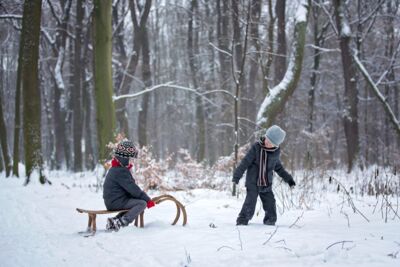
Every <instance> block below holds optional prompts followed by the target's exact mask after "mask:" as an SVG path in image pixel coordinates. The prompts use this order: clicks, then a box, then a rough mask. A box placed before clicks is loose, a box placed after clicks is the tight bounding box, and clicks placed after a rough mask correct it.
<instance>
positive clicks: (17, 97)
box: [13, 33, 24, 177]
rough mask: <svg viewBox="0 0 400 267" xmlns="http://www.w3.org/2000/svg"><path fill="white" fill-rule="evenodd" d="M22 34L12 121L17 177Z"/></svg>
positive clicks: (14, 162)
mask: <svg viewBox="0 0 400 267" xmlns="http://www.w3.org/2000/svg"><path fill="white" fill-rule="evenodd" d="M23 38H24V35H23V34H22V33H21V36H20V45H19V54H18V67H17V86H16V89H15V122H14V146H13V175H15V176H17V177H19V169H18V164H19V162H20V160H21V159H20V156H19V155H20V154H19V148H20V146H19V143H20V141H21V127H22V126H21V108H22V107H21V90H22V88H21V74H22V73H21V72H22V58H23V49H22V48H23V46H22V44H23V43H24V40H23Z"/></svg>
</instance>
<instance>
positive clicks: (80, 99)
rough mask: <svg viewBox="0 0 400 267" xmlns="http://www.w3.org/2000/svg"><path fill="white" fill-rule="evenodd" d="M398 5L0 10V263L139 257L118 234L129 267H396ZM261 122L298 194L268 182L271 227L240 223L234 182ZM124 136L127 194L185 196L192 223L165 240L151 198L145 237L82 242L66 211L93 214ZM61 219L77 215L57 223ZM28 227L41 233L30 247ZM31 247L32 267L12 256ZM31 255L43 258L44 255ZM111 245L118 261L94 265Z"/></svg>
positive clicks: (77, 3)
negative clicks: (128, 147)
mask: <svg viewBox="0 0 400 267" xmlns="http://www.w3.org/2000/svg"><path fill="white" fill-rule="evenodd" d="M399 9H400V1H399V0H353V1H345V0H168V1H166V0H0V137H1V142H0V148H1V152H0V180H1V182H0V188H1V189H0V192H1V193H0V203H2V204H0V207H2V208H4V211H0V217H1V218H5V217H9V216H11V218H10V219H7V220H6V223H5V224H3V225H2V226H0V233H7V234H5V235H4V238H1V239H2V241H0V247H5V246H6V243H7V242H8V243H11V244H12V246H11V249H9V250H7V249H6V250H5V251H2V252H0V265H3V264H2V263H4V264H5V265H4V266H27V265H29V266H54V265H56V264H60V263H61V265H66V266H76V265H77V264H81V263H82V262H83V263H85V264H84V265H85V266H91V265H93V266H94V265H98V264H100V265H114V262H113V261H112V260H117V259H119V256H118V255H120V254H121V255H123V256H124V257H123V259H122V262H120V264H121V265H122V266H131V265H130V264H131V263H132V262H129V261H126V258H125V256H126V257H128V256H129V255H131V253H132V251H130V250H129V249H128V248H123V249H122V250H119V251H118V253H117V249H116V248H115V247H114V246H113V245H112V244H113V242H114V241H113V238H116V239H117V240H119V241H118V242H120V241H122V240H124V239H126V237H127V236H128V237H132V238H133V239H135V240H134V241H133V243H134V246H141V245H142V243H144V245H143V247H142V248H140V250H139V254H138V255H144V256H141V257H139V258H138V259H137V262H136V263H137V264H138V265H139V266H205V265H207V264H208V265H210V266H227V265H229V266H250V265H251V266H260V265H263V264H265V263H266V261H265V260H264V256H263V255H262V253H261V252H258V253H259V254H257V253H256V254H251V255H250V256H249V255H247V254H246V251H253V250H257V249H258V248H259V246H260V244H261V247H260V248H265V247H266V246H269V247H270V249H274V251H275V252H276V254H275V255H274V256H272V261H270V262H268V263H273V264H274V266H311V265H313V266H318V265H321V264H324V263H327V262H328V263H330V265H329V266H346V264H349V265H352V266H398V263H399V261H398V259H399V258H400V254H399V252H400V234H399V231H398V229H399V228H398V227H399V226H400V224H399V222H400V216H399V214H400V212H399V205H400V204H399V197H400V176H399V174H398V172H399V169H400V106H399V105H400V103H399V102H400V31H399V29H400V10H399ZM272 125H279V126H280V127H281V128H282V129H284V131H285V132H286V137H285V140H284V142H283V143H282V144H281V145H280V146H279V147H280V148H281V151H282V152H281V154H280V161H281V162H282V164H283V166H284V167H285V169H286V170H287V171H288V173H291V175H292V176H293V178H294V180H293V181H295V182H296V187H294V186H293V188H292V185H291V186H290V189H289V187H288V186H287V185H286V183H285V182H287V181H286V180H285V179H283V180H282V179H279V180H276V181H275V182H274V192H275V194H276V195H275V198H276V205H277V211H278V214H279V216H278V217H279V218H280V219H281V221H280V222H279V220H278V226H277V227H276V228H270V230H271V229H272V230H271V231H270V232H267V233H266V232H265V231H269V230H264V228H263V227H265V225H259V224H256V223H255V226H254V227H253V228H242V227H238V226H234V225H235V219H236V216H237V213H238V212H239V211H240V207H241V205H242V203H243V201H244V198H245V197H246V192H247V193H248V189H247V191H246V188H245V186H244V182H243V181H242V180H244V179H242V180H241V181H240V183H239V184H235V183H232V174H233V173H234V171H235V169H236V168H237V167H238V165H239V164H240V163H241V160H242V159H243V157H244V156H245V155H246V153H248V151H249V148H250V147H251V146H252V144H254V143H255V142H257V140H259V139H260V137H263V136H265V133H266V130H267V129H268V128H269V127H271V126H272ZM126 139H128V140H131V141H132V142H133V143H134V144H135V146H136V147H137V148H138V151H139V156H138V158H137V159H136V160H135V161H134V163H133V169H132V170H131V172H132V173H133V177H135V179H136V183H137V184H138V185H139V186H140V187H141V188H143V190H144V191H145V192H147V193H148V194H149V195H152V196H155V195H160V194H164V193H168V194H170V195H173V196H174V197H176V198H177V199H179V200H180V201H181V202H182V203H185V204H186V205H185V206H186V208H187V212H188V221H189V225H188V226H186V228H182V227H181V228H178V227H180V226H174V228H173V229H174V230H171V229H172V228H171V226H170V225H169V224H167V223H165V222H164V221H165V220H168V219H166V218H169V216H171V214H170V213H171V211H172V212H173V210H174V206H168V205H166V207H162V205H160V206H159V205H158V204H159V203H158V202H157V201H156V204H157V205H156V208H154V209H152V210H150V211H146V221H145V222H146V223H147V222H149V224H148V225H149V226H148V228H146V226H145V228H144V230H141V231H142V232H140V229H134V230H132V229H131V227H129V229H130V232H129V231H127V230H126V229H124V230H125V233H122V234H121V232H118V233H115V235H114V236H112V235H99V236H96V238H97V240H98V242H97V245H96V244H94V243H91V244H89V243H88V242H90V241H88V240H91V239H82V237H78V238H80V239H76V238H77V237H75V236H73V235H72V234H71V233H72V232H76V231H78V230H79V229H80V228H82V225H84V224H85V223H86V221H85V220H86V218H83V217H84V216H83V215H79V216H78V215H77V214H76V211H75V208H76V207H80V206H82V207H84V208H85V207H86V208H97V209H99V210H101V209H104V203H103V199H102V197H101V192H102V190H103V183H104V181H105V179H106V178H105V177H106V174H107V170H108V169H110V167H111V166H114V165H112V164H114V163H112V162H111V159H112V158H113V152H115V148H116V146H117V144H118V143H119V142H120V141H122V140H126ZM275 171H276V170H275ZM275 176H277V174H275ZM279 176H281V174H279ZM281 177H282V178H283V176H281ZM242 183H243V184H242ZM271 183H272V182H271ZM22 185H25V186H22ZM43 185H48V186H43ZM246 186H248V184H247V183H246ZM271 186H272V185H271ZM13 192H19V193H18V194H19V195H21V196H26V199H24V200H20V199H17V196H16V195H14V193H13ZM37 192H39V193H38V194H36V193H37ZM58 198H59V199H58ZM48 199H50V202H52V201H53V200H54V202H52V203H48ZM57 199H58V200H57ZM274 201H275V200H274ZM34 202H37V203H39V202H40V203H46V204H43V205H44V208H45V209H46V211H44V210H42V208H40V206H37V205H38V204H37V205H36V204H34ZM82 203H85V205H82ZM215 203H216V204H215ZM214 204H215V205H214ZM261 206H262V205H261V204H260V203H258V204H257V208H256V215H255V217H257V216H259V214H260V213H262V212H261ZM171 207H172V208H171ZM60 208H65V209H66V210H71V211H68V212H67V213H66V214H62V215H60V216H59V217H57V218H54V215H55V214H58V213H59V212H58V209H60ZM177 208H178V204H177ZM264 208H265V207H264ZM38 209H40V213H41V216H37V215H35V214H34V213H33V212H32V211H28V210H36V211H38ZM18 210H24V211H25V212H26V215H24V216H23V218H19V214H18V213H17V211H18ZM157 211H158V213H157ZM10 214H11V215H10ZM220 214H222V215H220ZM327 215H328V216H327ZM31 216H32V217H34V219H33V222H32V225H33V226H32V228H33V229H36V230H37V231H38V232H43V231H44V232H45V234H44V235H42V236H40V235H38V234H31V233H29V234H28V235H32V236H31V237H32V238H31V240H30V241H28V240H26V241H25V240H24V239H23V237H22V233H24V234H26V233H28V231H29V230H28V229H29V228H28V227H27V226H25V225H24V224H25V223H24V220H27V218H29V219H30V218H31ZM260 216H261V215H260ZM81 217H82V218H81ZM89 217H90V216H89ZM222 217H224V218H222ZM12 218H14V219H12ZM16 218H18V219H16ZM72 218H73V219H72ZM77 218H79V220H78V219H77ZM94 218H96V217H94ZM29 219H28V220H29ZM90 220H91V219H90ZM90 220H89V226H90V224H91V221H90ZM94 220H95V219H94ZM105 220H106V218H103V217H100V216H99V225H102V224H105ZM254 220H257V218H256V219H253V221H254ZM14 221H15V222H16V223H17V224H18V227H17V229H18V230H15V229H14V227H15V226H13V223H14ZM154 221H155V222H154ZM66 224H68V226H67V225H66ZM328 224H329V225H332V224H334V225H335V226H329V227H332V229H331V230H328V231H327V233H325V232H324V231H325V230H324V229H321V227H322V225H325V226H326V225H328ZM60 226H61V228H62V227H63V226H64V227H65V229H64V232H63V233H64V234H65V236H62V237H61V238H62V239H61V240H63V242H64V244H66V246H67V247H69V248H72V247H75V246H74V244H75V243H74V242H79V245H80V246H86V245H88V246H89V247H91V249H94V251H95V253H94V254H92V255H90V256H87V255H86V256H84V255H83V254H81V251H79V249H78V248H76V249H71V251H70V252H69V254H68V253H66V252H64V251H63V249H62V246H61V245H59V244H58V243H56V241H54V240H58V239H57V238H58V233H59V230H60V229H59V227H60ZM99 227H100V228H104V227H102V226H99ZM175 227H176V228H175ZM351 227H354V228H359V229H360V232H357V231H354V228H353V231H352V230H351ZM127 228H128V227H127ZM372 228H374V229H373V230H372ZM11 229H13V230H11ZM95 229H96V228H95ZM148 229H151V230H152V231H154V232H152V233H150V234H149V233H148V232H145V230H148ZM274 229H275V231H274ZM278 229H279V230H278ZM188 231H192V233H191V234H192V237H194V239H195V240H198V242H197V243H196V242H195V243H193V244H190V245H189V242H188V240H187V236H188V235H189V236H190V234H188V233H187V232H188ZM209 231H214V232H213V233H217V234H211V235H209V234H210V232H209ZM293 231H297V232H296V235H294V236H295V237H294V236H293ZM8 232H9V233H8ZM322 232H324V234H323V235H321V233H322ZM361 232H363V233H361ZM157 233H158V234H160V235H161V236H162V237H165V238H166V239H176V247H177V248H179V252H175V251H173V250H172V248H169V244H168V242H166V241H162V242H161V243H157V244H158V245H156V247H157V249H158V250H162V252H161V254H160V255H155V254H152V253H151V252H149V251H148V249H150V248H152V246H153V245H151V244H154V242H159V239H158V236H157ZM337 233H340V234H339V235H337ZM219 236H220V237H223V238H225V239H224V241H222V242H220V241H221V240H220V239H218V237H219ZM310 236H314V237H312V238H311V241H313V242H314V244H312V245H311V244H309V243H307V240H308V238H309V237H310ZM56 237H57V238H56ZM200 237H204V239H203V240H200ZM335 237H337V239H334V238H335ZM291 238H292V240H291ZM293 238H294V239H293ZM49 240H52V241H49ZM78 240H79V241H78ZM149 240H150V241H149ZM254 240H257V242H258V243H257V244H255V243H254V242H253V241H254ZM282 240H283V242H282ZM350 240H351V241H350ZM103 241H104V242H105V243H104V242H103ZM63 242H60V243H63ZM110 242H111V243H110ZM135 242H136V243H135ZM379 242H381V243H382V245H377V243H379ZM100 243H101V244H100ZM37 244H41V245H40V246H37ZM139 244H140V245H139ZM210 244H211V245H210ZM32 246H34V247H35V249H33V250H32V252H31V253H30V254H29V255H30V256H31V257H32V262H31V263H32V264H33V265H32V264H28V261H27V259H28V256H24V257H19V256H20V255H21V253H25V252H23V251H25V250H26V249H27V248H28V247H32ZM206 247H207V248H206ZM40 249H42V250H43V249H44V250H51V251H52V253H50V254H49V255H47V256H45V257H43V258H38V256H36V255H35V251H36V252H38V251H39V250H40ZM7 251H8V252H7ZM104 251H108V252H110V251H111V253H109V254H108V255H111V254H113V257H111V258H110V259H108V260H105V261H104V260H101V259H100V258H97V256H96V255H99V254H100V253H102V252H104ZM164 251H165V252H164ZM7 253H11V254H7ZM352 253H353V254H352ZM6 255H11V256H6ZM86 257H87V258H86ZM285 257H289V261H288V262H282V259H284V258H285ZM350 258H352V259H353V261H351V260H350ZM299 259H300V261H298V260H299ZM270 260H271V259H270ZM133 263H135V261H133ZM117 265H118V264H117Z"/></svg>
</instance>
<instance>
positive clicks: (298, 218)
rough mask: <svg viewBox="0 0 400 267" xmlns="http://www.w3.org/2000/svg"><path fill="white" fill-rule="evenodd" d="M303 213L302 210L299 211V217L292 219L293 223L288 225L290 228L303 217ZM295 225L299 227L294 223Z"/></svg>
mask: <svg viewBox="0 0 400 267" xmlns="http://www.w3.org/2000/svg"><path fill="white" fill-rule="evenodd" d="M303 215H304V211H303V212H302V213H301V215H300V216H299V217H297V219H296V220H295V221H294V223H292V224H291V225H290V226H289V228H292V227H293V226H295V225H296V223H297V222H298V221H299V220H300V219H301V218H302V217H303ZM296 226H297V227H299V228H300V226H298V225H296Z"/></svg>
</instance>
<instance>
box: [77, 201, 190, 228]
mask: <svg viewBox="0 0 400 267" xmlns="http://www.w3.org/2000/svg"><path fill="white" fill-rule="evenodd" d="M152 200H153V201H154V202H155V203H156V204H157V205H158V204H160V203H162V202H164V201H167V200H169V201H172V202H174V203H175V205H176V216H175V219H174V221H173V222H172V225H175V224H176V223H177V222H178V220H179V218H180V216H181V214H182V215H183V222H182V226H185V225H186V223H187V213H186V209H185V206H183V205H182V203H181V202H179V201H178V200H177V199H176V198H174V197H173V196H171V195H161V196H158V197H154V198H152ZM76 210H77V211H78V212H79V213H87V214H88V226H87V230H86V231H87V232H96V229H97V228H96V216H97V215H98V214H110V213H117V212H118V213H119V212H126V211H129V210H85V209H80V208H77V209H76ZM134 225H135V226H136V227H141V228H143V227H144V211H143V212H142V213H140V214H139V215H138V217H136V219H135V223H134Z"/></svg>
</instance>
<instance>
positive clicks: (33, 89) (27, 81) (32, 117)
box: [21, 0, 46, 184]
mask: <svg viewBox="0 0 400 267" xmlns="http://www.w3.org/2000/svg"><path fill="white" fill-rule="evenodd" d="M41 11H42V1H41V0H38V1H25V4H24V15H23V21H22V35H23V36H24V37H23V38H21V40H22V41H23V43H21V45H22V50H23V53H22V54H23V58H22V67H21V80H22V91H23V96H24V97H23V99H24V101H23V102H24V109H23V110H24V113H23V118H24V149H25V169H26V184H28V183H29V181H30V176H31V174H32V172H33V170H35V169H37V170H38V171H39V173H40V178H39V180H40V182H41V183H42V184H43V183H45V182H46V178H45V177H44V176H43V175H42V169H43V166H42V165H43V162H42V151H41V140H42V138H41V121H40V120H41V119H40V117H41V114H40V113H41V101H40V89H39V73H38V65H39V37H40V19H41Z"/></svg>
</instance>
